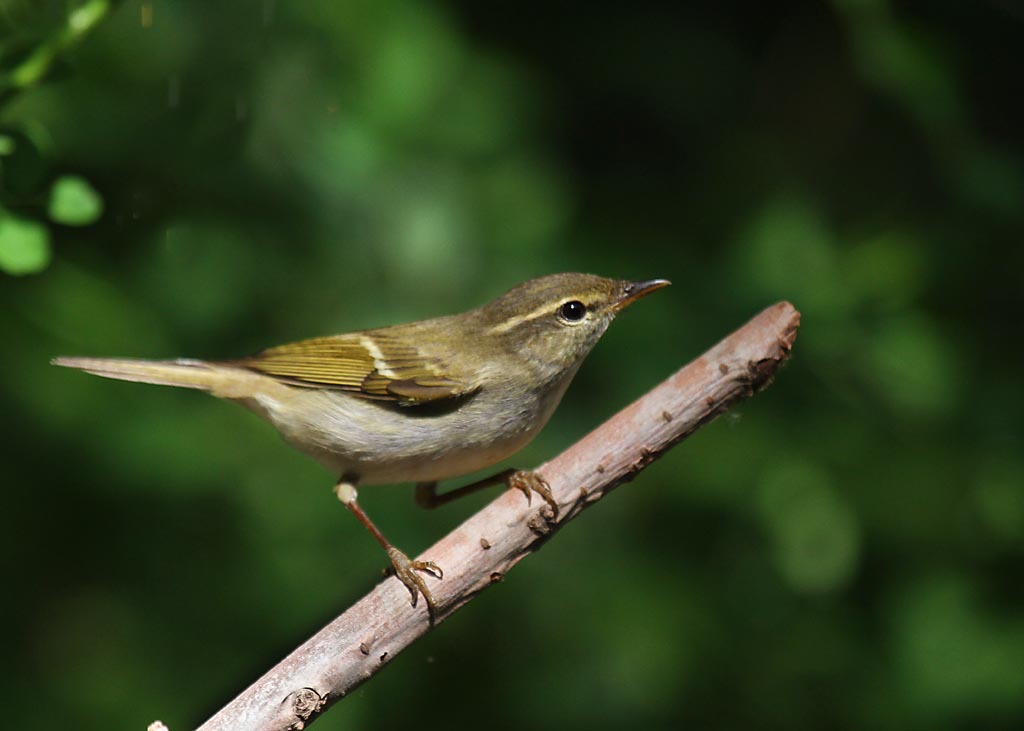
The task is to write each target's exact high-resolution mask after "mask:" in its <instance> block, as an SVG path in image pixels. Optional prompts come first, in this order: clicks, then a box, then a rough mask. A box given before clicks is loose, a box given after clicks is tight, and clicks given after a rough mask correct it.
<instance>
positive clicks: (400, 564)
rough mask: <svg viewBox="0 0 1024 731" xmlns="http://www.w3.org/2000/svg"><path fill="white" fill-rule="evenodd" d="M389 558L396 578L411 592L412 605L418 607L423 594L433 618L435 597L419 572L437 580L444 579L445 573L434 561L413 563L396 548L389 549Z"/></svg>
mask: <svg viewBox="0 0 1024 731" xmlns="http://www.w3.org/2000/svg"><path fill="white" fill-rule="evenodd" d="M388 558H389V559H391V565H392V566H393V567H394V569H395V576H396V577H397V578H398V580H399V581H401V582H402V583H403V584H405V588H406V589H408V590H409V594H410V602H411V603H412V605H413V606H414V607H415V606H416V602H417V601H418V599H419V596H420V594H422V595H423V599H424V601H426V603H427V612H428V614H430V616H431V618H433V617H434V616H435V614H436V609H437V608H436V607H435V606H434V597H432V596H431V595H430V590H429V589H428V588H427V583H426V582H425V581H424V580H423V577H422V576H420V574H419V573H418V572H420V571H422V572H424V573H427V574H430V575H431V576H433V577H434V578H435V579H443V578H444V571H442V570H441V567H440V566H438V565H437V564H436V563H434V562H433V561H412V560H410V559H409V557H408V556H406V555H405V554H404V553H402V552H401V551H399V550H398V549H397V548H395V547H394V546H392V547H391V548H389V549H388Z"/></svg>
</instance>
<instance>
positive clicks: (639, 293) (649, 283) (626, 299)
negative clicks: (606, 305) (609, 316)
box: [613, 279, 672, 312]
mask: <svg viewBox="0 0 1024 731" xmlns="http://www.w3.org/2000/svg"><path fill="white" fill-rule="evenodd" d="M670 284H672V282H670V281H668V280H667V279H645V280H643V281H641V282H626V283H625V284H623V285H622V294H621V295H620V296H619V301H618V302H616V303H615V304H614V305H613V309H614V310H615V311H616V312H618V311H619V310H622V309H624V308H626V307H628V306H629V305H631V304H633V303H634V302H636V301H637V300H638V299H640V298H641V297H643V296H645V295H648V294H650V293H651V292H653V291H654V290H656V289H661V288H662V287H667V286H668V285H670Z"/></svg>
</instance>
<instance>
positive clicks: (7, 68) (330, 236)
mask: <svg viewBox="0 0 1024 731" xmlns="http://www.w3.org/2000/svg"><path fill="white" fill-rule="evenodd" d="M1021 7H1022V6H1021V5H1020V4H1018V3H1015V2H1011V1H1010V0H1006V1H1005V2H995V1H989V2H985V1H981V0H978V1H977V2H953V1H952V0H950V1H945V2H943V1H940V0H919V1H917V2H887V1H886V0H834V1H833V2H802V3H801V2H782V3H744V2H690V3H678V4H675V5H668V4H655V3H525V4H524V3H515V4H513V3H479V2H459V3H447V4H446V3H428V2H405V1H402V0H375V1H374V2H328V1H327V0H324V1H323V2H319V1H318V2H275V1H274V0H262V2H204V1H200V0H188V1H185V0H182V1H181V2H173V3H172V2H166V1H162V0H157V1H154V2H137V1H136V2H123V3H114V4H108V3H107V2H105V1H102V0H88V1H87V2H85V3H75V2H30V1H29V0H0V269H3V270H5V271H6V273H0V304H2V307H3V316H2V319H0V323H2V330H0V332H2V335H3V342H4V343H5V345H4V347H3V351H2V352H3V358H2V362H3V365H4V368H3V370H4V373H5V377H4V378H3V379H2V382H0V383H2V385H0V408H2V413H3V439H2V440H0V456H2V458H3V466H4V473H5V475H4V478H3V483H4V505H3V509H2V510H0V528H2V534H3V536H4V539H5V541H4V550H3V563H4V579H5V581H4V583H5V584H6V586H7V591H6V592H5V593H6V599H5V600H4V601H3V602H2V604H0V606H2V607H3V610H2V612H3V615H2V616H3V627H4V635H5V639H4V640H3V642H2V646H3V648H4V659H3V662H4V666H5V667H6V672H5V680H4V682H3V683H2V684H0V706H2V707H3V708H5V709H7V712H6V714H5V717H6V718H7V719H8V724H9V725H11V726H17V727H18V728H20V729H25V730H29V729H52V728H55V727H67V728H75V729H83V730H84V729H109V728H134V729H141V728H144V727H145V725H146V724H147V723H148V722H149V721H151V720H153V719H154V718H161V719H163V720H164V721H165V722H167V723H168V724H169V725H170V726H171V728H172V729H173V731H182V730H183V729H188V728H191V727H193V726H195V725H197V724H198V723H199V722H201V721H202V720H204V719H205V718H206V717H207V716H208V715H209V714H211V713H212V712H213V711H214V710H216V709H217V708H218V707H220V706H221V705H222V704H223V703H225V702H226V701H228V700H229V699H230V698H231V697H232V696H233V695H234V694H235V693H236V692H238V691H240V690H241V689H242V688H243V687H245V686H246V685H248V684H249V683H250V682H251V681H252V680H254V679H255V678H256V677H257V676H258V675H259V674H260V673H262V672H263V670H265V669H266V668H267V667H269V666H270V665H271V664H272V663H273V662H274V661H276V659H278V658H279V657H280V656H282V655H283V654H284V653H285V652H286V651H287V650H289V649H290V648H292V647H293V646H295V645H296V644H298V643H299V642H300V641H301V640H302V639H303V638H305V637H306V636H307V635H308V634H310V633H311V632H313V631H314V630H315V629H317V628H318V627H319V626H321V625H322V624H323V623H324V622H326V621H327V620H328V619H330V618H331V617H333V616H334V615H335V614H336V613H338V612H339V611H340V610H342V609H343V608H345V607H346V606H348V605H349V604H351V603H352V602H353V601H354V600H355V599H357V598H358V597H360V596H361V595H362V594H363V593H365V592H366V591H367V590H368V589H369V588H370V587H371V586H372V585H373V584H374V582H375V581H377V580H378V578H379V571H380V569H381V568H382V567H383V564H384V558H383V556H382V555H381V554H380V552H379V551H378V549H377V548H376V547H375V546H374V545H373V543H372V541H371V540H370V538H369V537H368V536H367V535H365V533H364V532H363V531H362V530H361V529H359V528H358V527H357V526H356V525H355V523H354V521H352V520H351V518H350V517H349V516H348V515H346V514H345V513H344V511H343V510H341V509H340V508H339V507H338V506H337V504H336V501H335V500H334V498H333V496H332V495H331V493H330V490H329V488H330V486H331V484H332V476H331V475H328V474H326V473H325V472H323V471H322V470H321V469H320V468H318V467H317V466H316V465H314V464H313V463H312V462H310V461H309V460H307V459H306V458H305V457H303V456H302V455H300V454H298V453H297V452H293V451H292V450H290V449H289V448H287V447H286V446H284V445H283V444H282V443H280V441H279V439H278V438H277V437H276V435H275V434H274V433H273V431H272V430H271V429H270V428H269V427H267V426H266V425H265V424H263V423H261V422H260V421H259V420H257V419H255V418H254V417H252V416H251V415H249V414H246V413H244V412H243V411H242V410H240V409H238V408H236V407H234V406H232V405H230V404H224V403H219V402H216V401H214V400H211V399H209V398H207V397H205V396H203V395H202V394H198V393H194V392H182V391H175V390H172V389H161V388H157V387H148V386H139V385H135V384H126V383H116V382H112V381H105V380H101V379H95V378H90V377H87V376H85V375H82V374H78V373H73V372H70V371H65V370H62V369H56V368H51V367H49V366H48V365H47V361H48V359H49V358H50V357H52V356H54V355H57V354H74V355H135V356H146V357H172V356H178V355H189V356H195V357H209V358H216V357H229V356H234V355H240V354H246V353H250V352H253V351H255V350H258V349H260V348H262V347H264V346H268V345H273V344H278V343H281V342H287V341H289V340H295V339H298V338H302V337H306V336H313V335H320V334H329V333H333V332H344V331H347V330H352V329H360V328H365V327H372V326H380V325H386V324H391V323H394V322H398V321H402V320H407V319H418V318H421V317H426V316H431V315H438V314H446V313H449V312H455V311H458V310H460V309H464V308H468V307H470V306H474V305H477V304H479V303H481V302H483V301H486V300H488V299H490V298H492V297H494V296H496V295H498V294H500V293H501V292H503V291H504V290H506V289H507V288H509V287H510V286H512V285H513V284H515V283H517V282H519V281H521V280H523V279H526V278H529V277H532V276H536V275H540V274H545V273H550V272H553V271H561V270H580V271H591V272H595V273H601V274H605V275H609V276H616V277H624V278H646V277H655V276H658V277H667V278H669V279H671V280H672V281H673V282H674V286H673V287H671V288H669V289H667V290H664V291H662V292H658V293H657V295H655V296H653V297H651V298H650V299H647V300H645V301H643V302H642V303H640V304H638V305H637V306H636V307H635V308H633V309H631V310H630V311H629V312H628V313H626V314H625V315H623V316H622V317H621V318H620V319H619V321H618V322H616V323H615V324H614V326H613V327H612V328H611V330H610V331H609V333H608V334H607V336H606V337H605V339H604V341H603V342H602V343H601V344H600V345H599V346H598V348H597V349H596V350H595V352H594V353H593V355H592V356H591V357H590V359H589V360H588V362H587V364H586V365H585V366H584V368H583V369H582V371H581V372H580V374H579V376H578V377H577V379H576V382H575V383H574V385H573V387H572V388H571V389H570V391H569V393H568V395H567V397H566V399H565V401H564V403H563V405H562V407H561V409H560V410H559V412H558V413H557V414H556V416H555V418H554V420H553V421H552V423H551V425H550V426H549V427H548V428H547V429H546V430H545V431H544V433H543V434H542V436H541V437H540V438H539V439H538V440H537V441H536V443H535V444H533V445H531V446H530V447H529V448H528V449H527V450H526V451H524V452H523V453H522V454H521V455H519V456H518V457H517V458H516V459H515V464H517V465H519V466H530V465H534V464H537V463H539V462H541V461H543V460H544V459H545V458H547V457H549V456H551V455H553V454H554V453H556V452H557V451H559V450H560V449H562V448H564V447H565V446H567V445H569V444H570V443H571V442H572V441H574V440H575V439H576V438H578V437H580V436H581V435H583V434H584V433H585V432H586V431H588V430H589V429H590V428H592V427H593V426H595V425H596V424H598V423H600V422H601V421H602V420H603V419H605V418H606V417H607V416H609V415H610V414H612V413H613V412H614V411H616V410H617V409H618V408H620V407H621V406H623V405H625V404H626V403H628V402H629V401H630V400H632V399H634V398H636V397H637V396H639V395H640V394H642V393H643V392H644V391H645V390H646V389H648V388H649V387H650V386H652V385H653V384H655V383H656V382H658V381H659V380H660V379H661V378H663V377H664V376H666V375H667V374H669V373H670V372H672V371H673V370H675V369H676V368H677V367H679V366H680V365H681V364H682V363H684V362H685V361H686V360H688V359H689V358H691V357H693V356H694V355H696V354H698V353H700V352H701V351H702V350H703V349H704V348H706V347H707V346H709V345H711V344H712V343H713V342H715V341H716V340H717V339H718V338H720V337H721V336H723V335H724V334H726V333H727V332H729V331H730V330H732V329H733V328H734V327H736V326H738V325H740V324H741V323H742V322H744V321H745V320H746V319H747V318H748V317H750V316H752V315H753V314H754V313H755V312H757V311H758V310H760V309H761V308H762V307H764V306H766V305H768V304H771V303H772V302H775V301H777V300H779V299H789V300H791V301H792V302H793V303H794V304H795V305H796V306H797V307H798V308H799V309H801V311H802V312H803V318H804V319H803V323H804V324H803V328H802V331H801V334H800V337H799V338H798V340H797V343H796V347H795V350H794V357H793V359H792V361H791V362H790V364H789V365H788V366H787V367H786V368H785V369H784V370H783V371H782V372H781V373H780V374H779V376H778V378H777V383H776V384H775V385H774V386H773V387H772V388H771V389H770V390H768V391H767V392H766V393H764V394H762V395H760V396H758V397H756V398H755V399H753V400H751V401H750V402H747V403H744V404H743V405H742V407H741V408H740V409H739V410H738V411H737V412H736V413H734V414H730V415H729V416H727V417H726V418H723V419H720V420H719V421H718V422H716V423H715V424H713V425H712V426H711V427H709V428H707V429H705V430H703V431H701V432H700V433H699V434H697V435H696V436H694V437H693V438H692V439H691V440H689V441H687V442H686V443H684V444H683V445H681V446H680V447H679V448H677V449H676V450H674V451H673V452H671V453H670V454H669V455H668V456H667V457H665V458H664V459H662V460H661V461H659V462H658V463H656V464H655V465H653V466H652V467H651V468H650V469H648V470H647V471H646V472H644V473H643V475H641V476H640V477H639V478H638V479H637V480H636V481H635V482H633V483H631V484H630V485H628V486H627V487H625V488H623V489H621V490H620V491H618V492H617V493H615V495H614V496H613V497H612V498H611V499H609V500H608V501H606V502H604V503H602V504H601V505H599V506H598V507H596V508H595V509H594V510H592V511H590V512H588V513H587V515H586V516H585V517H583V518H582V519H581V520H579V521H578V522H576V523H574V524H572V525H571V526H569V527H568V528H567V529H566V530H565V531H564V532H563V533H561V534H560V535H559V537H558V538H557V540H554V541H552V542H551V543H550V544H549V545H548V546H546V547H545V548H544V550H543V551H542V552H541V553H540V554H539V555H538V556H536V557H533V558H531V559H530V560H528V561H526V562H525V563H523V564H522V565H521V566H520V567H518V568H517V569H516V570H515V571H514V572H512V573H511V574H510V575H509V576H508V578H507V580H506V581H505V582H504V583H503V584H501V585H499V586H496V587H495V588H493V589H491V590H489V591H487V592H485V593H484V594H483V595H482V596H481V597H480V598H479V599H478V600H477V601H475V602H474V603H473V604H471V605H470V606H469V607H467V608H466V609H465V610H464V611H462V612H460V613H459V614H458V615H456V616H455V617H454V618H453V619H451V620H450V621H449V622H447V623H445V624H444V625H442V626H441V627H440V628H439V629H438V630H437V631H436V632H434V633H432V634H431V635H429V636H428V637H426V638H425V639H423V640H422V641H420V642H418V643H417V644H416V645H415V646H414V647H413V648H412V649H410V650H409V651H408V652H407V653H405V654H404V655H402V656H400V657H398V658H396V659H395V660H394V662H393V663H392V667H390V668H388V669H387V670H386V672H384V673H382V674H381V675H380V676H378V677H376V678H374V679H373V681H372V682H370V683H368V684H367V685H366V686H364V687H363V688H362V689H361V690H359V691H358V692H357V693H356V694H354V695H353V696H352V697H350V698H347V699H345V700H344V701H343V702H342V703H340V704H339V705H338V706H337V707H335V708H334V709H332V710H331V711H330V712H328V713H327V714H326V716H325V717H324V718H322V719H321V720H319V721H318V726H317V728H321V729H342V728H365V727H369V726H372V727H375V728H399V727H404V728H409V727H410V726H413V725H415V726H416V727H423V728H427V727H446V728H464V727H477V726H479V725H481V724H484V723H486V724H487V725H488V726H492V727H495V728H513V727H517V728H552V729H554V728H558V729H565V728H590V729H593V728H636V727H642V728H669V727H673V728H677V727H681V726H682V727H690V728H722V729H727V728H728V729H733V728H766V729H768V728H786V729H791V728H821V729H824V728H828V729H844V728H849V729H853V728H856V729H863V728H877V729H973V728H987V729H1015V728H1021V727H1022V726H1024V613H1022V611H1021V610H1022V607H1024V589H1022V586H1024V584H1022V582H1021V576H1022V569H1024V565H1022V558H1024V450H1022V446H1024V445H1022V441H1024V439H1022V436H1024V435H1022V429H1021V416H1020V415H1021V412H1022V410H1024V391H1022V389H1021V386H1020V373H1021V367H1020V362H1021V357H1022V350H1024V348H1022V344H1021V343H1022V341H1021V326H1020V315H1021V310H1022V308H1021V304H1022V303H1021V299H1022V292H1024V287H1022V283H1024V282H1022V280H1024V276H1022V274H1021V272H1022V269H1024V255H1022V247H1021V240H1022V238H1021V237H1022V233H1024V225H1022V224H1024V159H1022V155H1024V149H1022V147H1024V146H1022V139H1021V130H1022V129H1024V114H1022V112H1021V109H1022V107H1021V105H1019V103H1018V102H1019V99H1020V96H1021V92H1022V87H1021V78H1022V72H1024V63H1022V61H1021V58H1022V56H1021V50H1020V49H1021V38H1022V37H1024V12H1022V10H1021ZM487 499H488V498H487V497H485V496H480V497H479V498H474V499H470V500H467V501H466V502H465V503H463V504H458V505H455V506H452V507H450V508H446V509H444V510H441V511H436V512H429V513H428V512H423V511H420V510H418V509H417V508H415V506H414V505H413V503H412V500H411V490H410V489H408V488H407V487H396V488H380V489H375V490H366V491H364V492H363V502H364V506H365V507H367V509H368V510H369V511H370V513H371V514H372V515H374V516H375V518H376V520H377V521H378V522H379V523H380V524H381V525H382V526H383V527H384V529H385V530H386V531H387V533H388V534H389V535H390V536H391V537H392V539H393V540H395V541H396V543H398V544H399V545H400V546H402V547H404V548H405V549H406V550H407V551H409V552H410V553H413V552H417V551H419V550H422V549H423V548H425V547H427V546H429V545H430V544H431V543H432V542H433V541H434V540H436V539H437V538H438V537H440V536H442V535H443V534H444V533H446V532H447V531H448V530H450V529H451V528H452V527H454V526H455V525H456V524H457V523H458V522H459V521H460V520H461V519H462V518H464V517H465V516H467V515H469V514H470V513H471V512H473V511H474V510H475V509H476V508H477V507H479V505H481V504H482V502H483V501H485V500H487Z"/></svg>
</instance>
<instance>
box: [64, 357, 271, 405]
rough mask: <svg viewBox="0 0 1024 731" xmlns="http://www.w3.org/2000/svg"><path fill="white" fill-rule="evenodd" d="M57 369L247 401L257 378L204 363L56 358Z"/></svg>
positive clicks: (190, 361)
mask: <svg viewBox="0 0 1024 731" xmlns="http://www.w3.org/2000/svg"><path fill="white" fill-rule="evenodd" d="M50 362H51V363H52V364H53V365H58V366H64V367H66V368H77V369H78V370H81V371H85V372H86V373H92V374H93V375H96V376H103V377H104V378H116V379H119V380H121V381H137V382H139V383H155V384H158V385H161V386H180V387H182V388H198V389H201V390H203V391H210V392H212V393H213V394H214V395H215V396H221V397H224V398H244V397H245V396H247V395H249V393H248V391H249V389H247V388H245V387H244V386H245V384H246V382H247V381H250V379H251V378H252V377H255V376H256V374H254V373H251V372H249V371H245V370H243V369H240V368H233V367H230V366H222V365H219V364H215V363H207V362H205V361H201V360H184V359H182V360H138V359H133V358H66V357H60V358H54V359H53V360H52V361H50Z"/></svg>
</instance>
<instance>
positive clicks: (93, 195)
mask: <svg viewBox="0 0 1024 731" xmlns="http://www.w3.org/2000/svg"><path fill="white" fill-rule="evenodd" d="M49 213H50V218H51V219H53V220H54V221H55V222H57V223H63V224H65V225H67V226H88V225H89V224H90V223H94V222H95V221H96V219H98V218H99V217H100V214H102V213H103V198H101V197H100V194H99V193H97V192H96V189H95V188H93V187H92V186H91V185H90V184H89V181H87V180H86V179H85V178H82V177H79V176H77V175H64V176H62V177H60V178H58V179H57V182H56V183H54V184H53V190H51V191H50V209H49Z"/></svg>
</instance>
